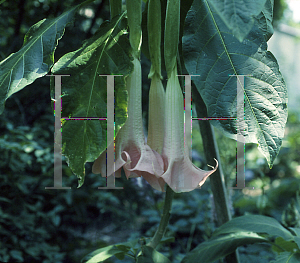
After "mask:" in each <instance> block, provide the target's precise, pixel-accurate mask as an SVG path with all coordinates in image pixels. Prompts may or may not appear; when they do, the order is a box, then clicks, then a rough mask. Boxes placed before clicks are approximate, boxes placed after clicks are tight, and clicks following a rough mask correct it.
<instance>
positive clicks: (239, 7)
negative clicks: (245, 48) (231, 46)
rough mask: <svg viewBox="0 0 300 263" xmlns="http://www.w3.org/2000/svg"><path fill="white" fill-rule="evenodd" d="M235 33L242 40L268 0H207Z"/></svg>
mask: <svg viewBox="0 0 300 263" xmlns="http://www.w3.org/2000/svg"><path fill="white" fill-rule="evenodd" d="M207 1H208V2H209V3H210V4H211V5H212V6H213V7H214V9H215V10H216V11H217V13H218V15H219V16H220V17H221V19H222V20H223V22H224V23H225V24H226V26H227V27H228V28H229V29H230V30H231V32H232V33H233V35H234V36H235V37H236V38H237V39H238V40H239V41H240V42H242V41H243V40H244V39H245V37H246V36H247V35H248V33H249V32H250V30H251V29H252V27H253V25H254V17H256V16H258V15H259V14H260V12H261V11H262V9H263V7H264V4H265V2H266V0H231V1H226V0H207Z"/></svg>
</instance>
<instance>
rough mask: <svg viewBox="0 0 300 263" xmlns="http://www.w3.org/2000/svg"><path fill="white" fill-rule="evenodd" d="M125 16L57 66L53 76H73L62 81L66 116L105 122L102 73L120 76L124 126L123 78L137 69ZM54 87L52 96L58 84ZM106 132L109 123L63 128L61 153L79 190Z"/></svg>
mask: <svg viewBox="0 0 300 263" xmlns="http://www.w3.org/2000/svg"><path fill="white" fill-rule="evenodd" d="M122 17H123V15H121V16H115V17H114V18H113V19H112V21H111V22H110V23H108V22H107V23H104V24H102V25H101V27H100V28H99V29H98V31H97V32H96V33H95V35H94V36H93V37H92V38H91V39H89V40H87V41H86V42H85V43H84V44H83V46H82V47H81V48H80V49H78V50H76V51H74V52H70V53H68V54H66V55H64V56H63V57H62V58H61V59H59V61H57V62H56V63H55V65H54V66H53V68H52V71H51V72H52V73H53V74H56V75H58V74H62V75H70V77H62V94H63V96H62V117H66V118H78V119H80V118H92V117H94V118H106V109H107V82H106V77H103V76H99V75H122V76H116V77H115V78H114V81H115V87H114V88H115V126H116V130H117V129H118V128H119V127H121V125H122V124H123V123H124V122H125V120H126V107H127V91H126V89H125V83H124V78H125V77H126V76H127V75H129V73H130V72H131V71H132V67H133V66H132V63H131V58H130V54H129V51H130V45H129V42H128V39H127V37H126V34H127V31H126V27H127V24H126V19H124V18H122ZM51 88H52V94H51V95H52V98H53V96H54V85H51ZM106 129H107V125H106V120H99V119H94V120H87V119H84V120H67V121H66V122H65V123H64V124H63V126H62V146H63V149H62V150H63V151H62V153H63V154H64V155H65V156H66V157H67V159H68V164H69V166H70V168H71V170H72V171H73V173H75V174H76V175H77V176H78V178H79V187H80V186H81V185H82V184H83V182H84V176H85V167H84V165H85V163H86V162H92V161H94V160H95V159H96V158H97V157H99V155H100V153H102V152H103V151H104V150H105V148H106V146H107V144H106V135H107V133H106ZM110 132H111V131H110ZM109 143H110V142H109Z"/></svg>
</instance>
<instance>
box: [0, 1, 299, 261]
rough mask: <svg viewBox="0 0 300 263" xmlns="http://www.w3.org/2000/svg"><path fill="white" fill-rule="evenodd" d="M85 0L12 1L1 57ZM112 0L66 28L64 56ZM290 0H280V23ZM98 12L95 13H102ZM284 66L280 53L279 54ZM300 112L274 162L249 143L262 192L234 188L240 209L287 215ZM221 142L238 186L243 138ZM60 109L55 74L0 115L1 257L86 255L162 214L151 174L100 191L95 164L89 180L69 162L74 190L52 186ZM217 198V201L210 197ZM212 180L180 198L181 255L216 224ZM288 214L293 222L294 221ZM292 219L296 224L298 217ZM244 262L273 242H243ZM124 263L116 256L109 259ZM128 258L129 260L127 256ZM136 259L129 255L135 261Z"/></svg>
mask: <svg viewBox="0 0 300 263" xmlns="http://www.w3.org/2000/svg"><path fill="white" fill-rule="evenodd" d="M80 2H81V1H78V0H77V1H76V0H66V1H57V0H39V1H38V0H33V1H29V0H27V1H26V0H18V1H11V0H6V1H5V2H3V3H2V4H1V5H0V7H1V9H0V60H3V59H4V58H6V57H7V56H8V55H9V54H11V53H12V52H16V51H18V50H19V49H20V47H21V46H22V42H23V37H24V35H25V33H26V32H27V30H28V29H29V28H30V26H31V25H33V24H34V23H36V22H38V21H40V20H41V19H43V18H45V17H57V16H58V15H60V14H61V13H62V12H63V11H64V10H66V9H67V8H68V7H70V6H73V5H76V4H79V3H80ZM108 4H109V1H108V0H103V1H95V2H94V3H92V4H91V5H90V6H89V9H86V10H85V11H81V12H79V14H77V17H76V20H75V22H74V25H73V26H69V27H67V29H66V32H65V35H64V37H63V38H62V39H61V40H60V41H59V45H58V48H57V50H56V52H55V60H56V61H57V60H58V59H59V58H60V57H61V56H62V55H63V54H65V53H67V52H70V51H73V50H75V49H77V48H79V47H80V46H81V43H82V41H83V40H84V39H86V38H89V37H91V36H92V35H93V33H94V32H95V30H96V29H97V27H98V26H99V25H100V24H101V23H102V22H103V21H104V20H107V19H109V5H108ZM285 7H286V4H285V2H284V1H282V0H278V1H275V14H276V15H275V18H276V21H279V20H280V19H281V17H282V15H283V11H284V8H285ZM95 14H96V15H95ZM279 64H280V61H279ZM142 69H143V110H144V112H145V114H144V117H145V125H146V126H147V114H146V111H147V108H148V96H147V94H148V90H149V85H150V83H149V80H148V79H147V75H148V72H149V61H148V60H147V59H146V58H145V57H143V58H142ZM299 124H300V118H299V112H289V118H288V124H287V128H286V137H285V140H284V143H283V146H282V148H281V151H280V153H279V155H278V157H277V160H276V163H275V165H274V167H273V169H272V170H270V169H269V168H268V165H267V163H266V161H265V159H264V158H263V156H262V155H260V153H259V152H258V150H257V149H256V146H255V145H246V185H247V186H254V187H255V190H247V189H244V190H243V191H231V192H230V191H229V195H230V197H231V198H230V199H231V203H232V207H231V211H232V213H233V214H234V216H239V215H243V214H245V213H253V214H263V215H269V216H273V217H274V218H276V219H277V220H279V221H281V222H283V221H282V214H283V211H284V209H285V208H286V207H287V206H288V204H289V203H290V202H291V199H292V198H294V197H295V195H296V191H297V190H298V189H299V185H300V184H299V179H300V152H299V149H300V139H299V138H300V130H299ZM193 126H194V129H193V150H194V152H193V161H194V163H195V164H196V165H198V166H199V167H200V168H204V167H205V165H206V161H205V158H204V154H203V149H202V142H201V137H200V133H199V131H198V129H197V124H196V123H194V125H193ZM216 133H217V141H218V145H219V148H220V156H221V161H222V163H223V167H224V173H225V176H226V184H227V186H228V187H230V186H232V185H233V184H235V166H236V163H235V149H236V148H235V147H236V143H235V141H233V140H230V139H228V138H226V137H224V136H222V135H221V134H220V133H218V132H217V131H216ZM53 134H54V116H53V112H52V108H51V103H50V85H49V78H47V77H44V78H41V79H37V80H36V81H35V82H34V83H33V84H31V85H29V86H28V87H26V89H24V90H22V91H20V92H18V93H17V94H14V95H13V96H12V97H11V98H10V99H8V100H7V102H6V107H5V111H4V113H3V114H2V115H1V116H0V153H1V154H0V203H1V206H0V221H1V225H0V260H1V261H2V262H43V263H46V262H49V263H50V262H64V263H67V262H80V259H81V258H82V257H83V256H84V255H85V254H87V253H88V252H90V251H92V250H94V249H96V248H99V247H101V246H104V245H108V244H113V243H116V242H123V241H126V239H128V238H135V237H139V236H141V235H142V236H144V237H150V236H152V235H153V234H154V231H155V229H156V226H157V224H158V222H159V219H160V211H161V208H162V204H163V194H161V193H160V192H157V191H155V190H153V189H152V188H151V187H150V186H149V185H148V184H147V183H146V182H145V181H143V180H136V179H131V180H130V181H127V180H126V179H124V177H122V179H120V180H117V186H123V187H124V190H121V191H120V190H118V191H117V190H109V191H102V190H98V189H97V187H98V186H104V184H105V179H103V178H100V176H99V175H93V174H92V173H91V164H87V165H86V169H87V170H86V174H87V176H86V181H85V184H84V185H83V186H82V187H81V188H79V189H77V188H76V187H77V178H76V177H75V176H74V175H72V173H71V172H70V169H69V168H68V167H67V165H66V164H64V166H63V184H64V186H71V187H72V190H45V187H46V186H51V185H53V139H54V138H53ZM208 200H209V202H208ZM212 200H213V199H212V195H211V191H210V185H209V182H208V183H206V184H204V186H203V187H202V189H201V190H197V191H193V192H190V193H182V194H178V195H176V196H175V199H174V202H173V209H172V216H171V221H170V226H169V229H168V233H167V234H168V235H169V236H174V237H175V239H176V242H175V243H171V244H168V245H167V246H165V247H164V250H162V249H160V248H158V249H160V250H161V251H162V252H163V253H164V254H165V255H167V256H168V257H169V258H170V260H171V261H172V262H179V261H180V260H181V258H182V257H183V256H184V254H185V253H186V252H188V251H189V250H191V249H193V248H194V247H195V246H196V245H198V244H199V243H200V242H202V241H204V240H206V239H208V238H209V237H210V236H211V234H212V232H213V230H214V228H215V211H214V205H213V201H212ZM298 209H299V207H298ZM285 221H286V220H285ZM289 223H290V224H291V222H289ZM239 251H240V254H241V256H242V260H243V261H242V262H254V261H257V260H258V259H257V258H258V257H259V258H260V262H269V261H270V259H271V258H272V257H273V254H272V252H271V251H270V247H268V246H266V249H265V250H263V249H262V246H261V245H259V246H255V245H252V246H251V247H243V248H240V249H239ZM113 261H114V262H118V260H117V259H111V260H107V262H113ZM122 262H125V261H122ZM128 262H130V261H128Z"/></svg>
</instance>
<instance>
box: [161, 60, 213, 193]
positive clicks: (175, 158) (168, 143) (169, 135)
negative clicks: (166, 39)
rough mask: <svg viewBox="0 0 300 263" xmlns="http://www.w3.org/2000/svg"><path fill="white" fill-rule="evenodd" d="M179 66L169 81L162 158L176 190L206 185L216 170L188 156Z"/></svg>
mask: <svg viewBox="0 0 300 263" xmlns="http://www.w3.org/2000/svg"><path fill="white" fill-rule="evenodd" d="M176 74H177V67H176V66H175V67H174V69H173V70H172V73H171V76H170V78H169V80H168V83H167V89H166V102H165V133H164V147H163V150H162V158H163V160H164V170H165V173H164V174H163V175H161V176H160V178H162V179H163V180H164V181H165V182H166V183H167V184H168V185H169V186H170V187H171V188H172V190H173V191H174V192H177V193H180V192H189V191H192V190H194V189H196V188H198V187H200V186H201V185H203V184H204V182H205V180H206V179H207V178H208V176H209V175H211V174H212V173H213V172H215V171H216V169H217V167H218V162H217V160H216V162H217V165H216V167H215V168H214V169H213V170H211V171H204V170H201V169H199V168H198V167H196V166H195V165H194V164H193V163H192V162H191V160H190V158H189V156H188V149H187V145H184V107H183V95H182V92H181V88H180V84H179V81H178V77H177V76H176Z"/></svg>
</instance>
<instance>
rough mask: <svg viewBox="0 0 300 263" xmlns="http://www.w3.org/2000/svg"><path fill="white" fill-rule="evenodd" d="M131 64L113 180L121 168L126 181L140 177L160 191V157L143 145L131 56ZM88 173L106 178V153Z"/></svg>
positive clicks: (138, 82)
mask: <svg viewBox="0 0 300 263" xmlns="http://www.w3.org/2000/svg"><path fill="white" fill-rule="evenodd" d="M133 64H134V70H133V72H132V74H131V75H130V76H129V77H127V80H126V86H127V90H128V97H129V98H128V118H127V120H126V122H125V124H124V125H123V127H122V128H121V129H120V131H119V132H118V134H117V136H116V151H115V160H116V161H115V172H116V177H120V176H121V168H122V167H123V168H124V171H125V175H126V177H127V179H128V178H130V177H140V176H143V177H144V178H145V180H147V181H148V182H149V184H150V185H151V186H152V187H153V188H155V189H157V190H160V191H162V189H163V188H162V187H163V184H162V180H159V179H158V178H157V177H156V176H155V175H157V176H159V175H161V174H163V160H162V158H161V156H160V154H158V153H157V152H156V151H154V150H152V149H151V148H150V146H148V145H147V144H146V143H145V137H144V133H143V119H142V104H141V99H142V98H141V95H142V89H141V87H142V82H141V81H142V79H141V76H142V75H141V63H140V61H139V60H138V59H137V58H136V57H134V60H133ZM92 171H93V173H95V174H97V173H101V174H102V176H103V177H105V176H106V151H104V152H103V153H102V154H101V155H100V156H99V157H98V158H97V159H96V161H95V162H94V165H93V168H92ZM113 172H114V167H107V176H110V175H112V174H113Z"/></svg>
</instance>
